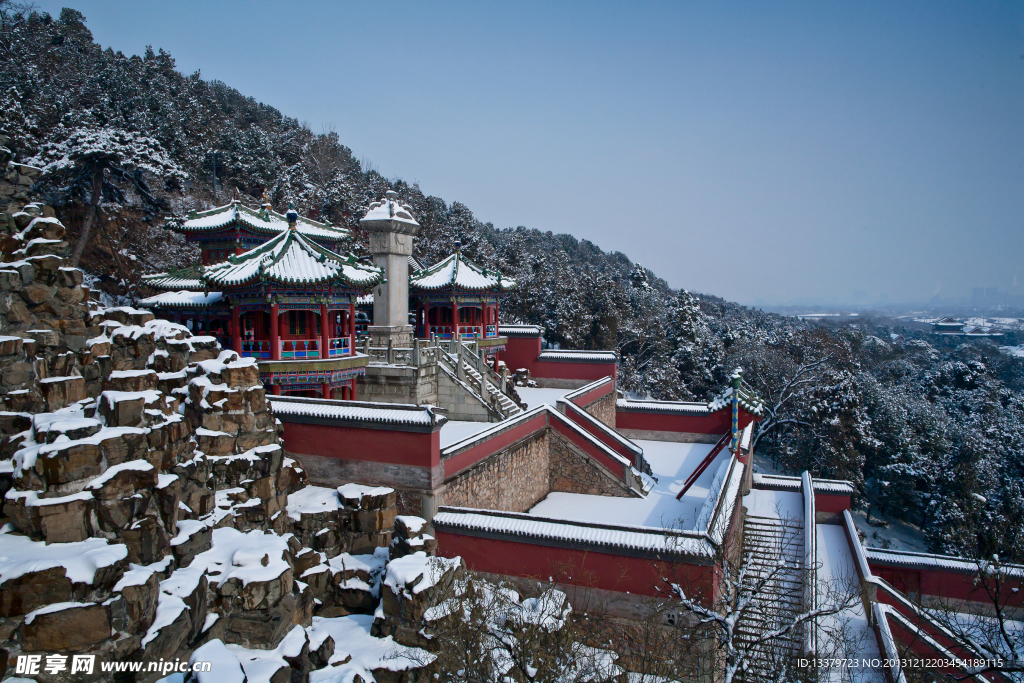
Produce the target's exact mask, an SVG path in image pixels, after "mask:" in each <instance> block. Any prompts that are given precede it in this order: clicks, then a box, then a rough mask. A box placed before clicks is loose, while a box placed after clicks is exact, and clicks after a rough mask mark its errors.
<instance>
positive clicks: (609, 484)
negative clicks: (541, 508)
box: [548, 432, 634, 498]
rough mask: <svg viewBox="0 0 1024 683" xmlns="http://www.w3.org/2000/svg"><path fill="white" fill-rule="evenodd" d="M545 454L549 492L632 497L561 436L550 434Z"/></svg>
mask: <svg viewBox="0 0 1024 683" xmlns="http://www.w3.org/2000/svg"><path fill="white" fill-rule="evenodd" d="M548 452H549V456H548V464H549V467H550V486H551V490H552V491H561V492H564V493H589V494H592V495H599V496H619V497H623V498H632V497H633V496H634V494H633V492H632V491H630V489H629V488H628V487H626V485H625V484H623V483H622V482H621V481H617V480H616V479H614V478H613V477H612V475H611V473H610V472H606V471H605V470H603V469H602V468H601V467H600V466H599V465H597V464H596V463H594V462H593V461H592V460H591V459H590V458H588V457H587V456H585V455H583V454H582V453H580V452H579V450H578V449H577V448H576V446H574V445H573V444H571V443H570V442H569V441H567V440H566V439H565V438H564V437H562V436H561V435H560V434H557V433H555V432H551V434H550V436H549V437H548Z"/></svg>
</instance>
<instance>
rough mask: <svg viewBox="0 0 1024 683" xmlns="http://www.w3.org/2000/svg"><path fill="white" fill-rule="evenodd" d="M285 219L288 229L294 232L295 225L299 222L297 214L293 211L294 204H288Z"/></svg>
mask: <svg viewBox="0 0 1024 683" xmlns="http://www.w3.org/2000/svg"><path fill="white" fill-rule="evenodd" d="M285 218H287V219H288V229H289V230H296V229H297V228H296V223H297V222H298V220H299V212H298V211H296V210H295V202H288V213H286V214H285Z"/></svg>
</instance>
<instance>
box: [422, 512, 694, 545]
mask: <svg viewBox="0 0 1024 683" xmlns="http://www.w3.org/2000/svg"><path fill="white" fill-rule="evenodd" d="M433 524H434V528H435V529H436V530H438V531H441V530H442V529H446V528H447V529H461V530H463V531H469V532H474V531H475V532H482V533H491V534H495V533H497V534H502V535H507V536H519V537H522V539H523V541H524V542H530V541H531V540H536V541H545V540H552V541H562V542H568V543H579V544H585V545H588V546H593V547H597V548H602V549H605V550H606V551H608V550H611V551H614V550H620V551H632V552H642V553H652V554H656V555H659V556H660V555H710V554H712V552H713V548H712V547H711V545H710V544H709V543H707V541H706V539H705V537H704V536H703V534H701V535H698V534H693V533H686V532H675V531H673V530H670V529H655V528H643V527H629V526H613V525H610V524H588V523H585V522H570V521H565V520H557V519H546V518H543V517H535V516H533V515H529V514H525V513H517V512H499V511H496V510H477V509H472V508H454V507H442V508H440V511H439V512H438V513H437V515H435V516H434V519H433Z"/></svg>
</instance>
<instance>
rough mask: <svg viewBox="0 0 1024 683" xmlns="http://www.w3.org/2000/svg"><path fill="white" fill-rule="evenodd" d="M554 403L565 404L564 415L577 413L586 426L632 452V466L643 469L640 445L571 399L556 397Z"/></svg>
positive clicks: (642, 454) (642, 452)
mask: <svg viewBox="0 0 1024 683" xmlns="http://www.w3.org/2000/svg"><path fill="white" fill-rule="evenodd" d="M555 403H556V404H557V405H558V406H565V410H564V411H563V412H564V413H565V415H566V417H568V416H569V411H570V410H571V411H572V412H573V413H574V414H577V415H579V416H580V419H582V420H584V421H585V422H586V426H589V427H593V428H594V429H596V430H597V431H599V432H601V433H602V434H604V435H605V436H607V437H608V438H609V439H611V440H612V441H614V442H615V443H617V444H618V445H620V446H621V447H622V448H623V449H625V450H627V451H629V452H630V453H632V454H633V460H634V463H633V464H634V466H635V467H636V468H637V469H639V470H643V467H642V466H641V464H642V463H643V457H644V449H642V448H640V446H637V445H636V444H635V443H633V442H632V441H630V440H629V439H627V438H626V437H624V436H622V434H619V433H618V432H617V431H615V430H614V429H612V428H611V427H609V426H608V425H606V424H605V423H604V422H601V421H600V420H598V419H597V418H596V417H594V416H593V415H591V414H590V413H588V412H587V411H585V410H583V408H580V407H579V406H578V405H576V404H575V403H572V402H571V401H566V400H565V397H564V396H563V397H562V398H560V399H558V400H557V401H556V402H555Z"/></svg>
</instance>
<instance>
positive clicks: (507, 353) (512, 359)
mask: <svg viewBox="0 0 1024 683" xmlns="http://www.w3.org/2000/svg"><path fill="white" fill-rule="evenodd" d="M539 355H540V337H509V338H508V341H507V342H505V349H504V350H503V351H499V352H498V360H503V361H505V365H507V366H508V369H509V370H510V371H511V372H515V371H516V370H518V369H519V368H527V369H528V370H529V371H530V372H531V373H532V372H533V368H534V365H535V364H536V361H537V356H539Z"/></svg>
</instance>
